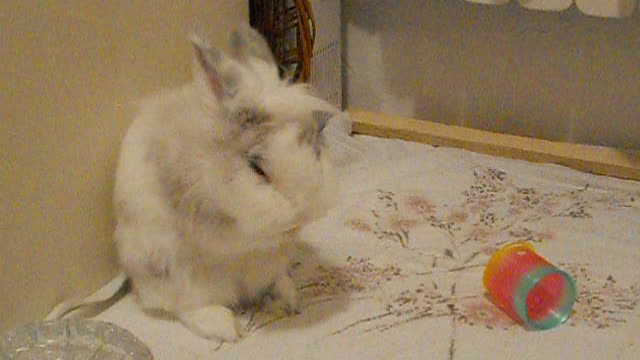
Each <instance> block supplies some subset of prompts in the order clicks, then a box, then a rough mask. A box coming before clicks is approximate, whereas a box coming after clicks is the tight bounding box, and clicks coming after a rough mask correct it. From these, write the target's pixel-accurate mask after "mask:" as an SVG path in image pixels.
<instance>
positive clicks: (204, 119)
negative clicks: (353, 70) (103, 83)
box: [114, 26, 338, 342]
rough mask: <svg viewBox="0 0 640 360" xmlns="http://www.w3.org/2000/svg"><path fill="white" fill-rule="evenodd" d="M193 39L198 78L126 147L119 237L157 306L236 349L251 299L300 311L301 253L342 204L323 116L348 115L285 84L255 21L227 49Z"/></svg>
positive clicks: (144, 292)
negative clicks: (307, 229)
mask: <svg viewBox="0 0 640 360" xmlns="http://www.w3.org/2000/svg"><path fill="white" fill-rule="evenodd" d="M190 40H191V43H192V45H193V50H194V71H193V79H192V81H191V82H190V83H188V84H186V85H184V86H182V87H179V88H175V89H172V90H168V91H164V92H161V93H160V94H157V95H155V96H152V97H151V98H149V99H146V100H143V101H142V102H141V103H140V107H139V113H138V115H137V117H136V118H135V119H134V121H133V122H132V124H131V125H130V127H129V129H128V130H127V132H126V134H125V136H124V139H123V141H122V144H121V147H120V156H119V159H118V164H117V169H116V179H115V188H114V207H115V218H116V226H115V233H114V238H115V242H116V248H117V253H118V259H119V263H120V265H121V267H122V268H123V269H124V272H125V273H126V275H127V277H128V278H129V280H130V283H131V286H132V289H133V292H134V294H135V296H136V298H137V301H138V303H139V304H140V305H141V307H142V308H143V309H145V310H149V311H161V312H164V313H168V314H171V315H173V316H174V317H175V318H176V319H178V320H179V321H180V322H182V323H183V324H184V325H185V326H186V327H187V328H188V329H190V330H191V331H192V332H194V333H195V334H197V335H200V336H202V337H204V338H207V339H218V340H222V341H229V342H233V341H236V340H238V339H239V337H240V336H241V334H240V333H239V330H238V329H239V325H238V319H237V318H236V317H235V316H234V312H233V311H232V309H233V308H235V307H236V306H237V305H238V304H242V303H246V302H247V301H255V299H257V298H259V297H260V296H262V295H264V294H265V293H266V292H268V291H270V292H271V293H272V295H273V296H274V297H276V298H277V299H279V300H278V301H279V303H280V304H282V306H283V307H284V310H286V311H287V312H288V313H293V312H296V311H297V310H298V309H299V299H298V296H297V292H296V288H295V285H294V282H293V281H292V279H291V277H290V275H289V270H290V265H291V254H292V244H293V243H294V241H296V239H297V237H298V230H299V229H300V227H302V226H303V225H305V224H307V223H309V222H310V221H314V220H316V219H318V218H319V217H321V216H323V215H324V214H325V213H326V211H328V209H329V208H330V207H331V205H332V204H333V203H334V202H335V200H336V194H335V193H336V176H335V174H334V169H333V166H332V163H331V160H330V156H328V155H327V154H326V151H325V150H326V149H325V144H324V141H323V129H324V126H325V125H326V120H323V119H326V117H320V116H318V115H319V114H320V115H322V114H325V115H326V114H335V113H337V112H338V110H337V109H336V108H335V107H334V106H332V105H331V104H329V103H328V102H326V101H324V100H322V99H320V98H318V97H316V96H314V95H313V94H312V92H311V90H310V89H309V87H308V86H307V85H305V84H295V83H292V82H291V81H289V80H288V79H286V78H285V79H283V78H281V77H280V76H279V72H278V67H277V65H276V62H275V60H274V57H273V55H272V53H271V51H270V49H269V47H268V45H267V43H266V41H265V40H264V39H263V38H262V36H261V35H260V34H259V33H258V32H257V31H255V30H253V29H252V28H250V27H249V26H244V27H240V28H239V29H237V30H236V31H233V32H232V33H231V35H230V38H229V50H228V51H227V52H223V51H221V50H218V49H216V48H214V47H212V46H210V45H209V44H208V43H207V42H206V41H205V40H203V39H202V38H201V37H198V36H195V35H194V36H192V37H191V39H190Z"/></svg>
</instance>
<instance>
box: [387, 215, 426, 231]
mask: <svg viewBox="0 0 640 360" xmlns="http://www.w3.org/2000/svg"><path fill="white" fill-rule="evenodd" d="M381 225H382V227H383V228H384V229H386V230H388V231H403V230H408V229H410V228H414V227H416V226H418V225H420V221H418V220H416V219H410V218H401V217H399V216H397V215H395V214H393V215H390V216H389V217H388V218H386V219H383V220H382V224H381Z"/></svg>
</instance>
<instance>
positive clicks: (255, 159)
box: [249, 155, 269, 182]
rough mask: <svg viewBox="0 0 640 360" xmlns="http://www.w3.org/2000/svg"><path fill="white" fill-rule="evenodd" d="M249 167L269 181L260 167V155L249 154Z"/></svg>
mask: <svg viewBox="0 0 640 360" xmlns="http://www.w3.org/2000/svg"><path fill="white" fill-rule="evenodd" d="M249 167H250V168H251V170H253V172H255V173H256V174H258V175H260V176H261V177H263V178H264V179H265V180H266V181H267V182H268V181H269V177H268V176H267V173H266V172H265V171H264V169H263V168H262V157H260V155H250V156H249Z"/></svg>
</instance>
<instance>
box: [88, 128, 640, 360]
mask: <svg viewBox="0 0 640 360" xmlns="http://www.w3.org/2000/svg"><path fill="white" fill-rule="evenodd" d="M354 141H355V143H354V144H353V145H355V146H356V147H355V148H357V149H359V151H358V152H357V156H355V160H356V161H348V159H347V160H345V159H346V158H343V160H344V161H342V164H343V165H342V168H341V171H340V173H341V186H342V189H343V192H342V196H341V201H340V203H339V204H337V206H336V207H335V208H334V209H333V210H332V211H331V212H330V213H329V214H328V216H327V217H326V218H324V219H322V220H320V221H317V222H316V223H314V224H311V225H310V226H308V227H307V228H305V229H304V231H303V232H302V237H303V239H304V244H301V246H300V258H299V261H300V266H299V267H298V268H297V269H296V270H295V277H296V281H297V283H298V284H299V286H300V292H301V294H302V298H303V304H304V305H303V310H302V313H301V314H300V315H297V316H295V317H291V318H281V317H279V315H277V314H271V315H269V314H264V313H260V312H257V313H253V314H250V313H247V314H245V315H244V318H243V319H244V320H243V324H244V326H245V336H244V338H243V339H242V340H241V341H240V342H238V343H236V344H219V343H218V342H214V341H207V340H203V339H200V338H198V337H197V336H195V335H193V334H191V333H190V332H189V331H187V330H186V329H185V328H183V327H182V326H181V325H180V324H179V323H177V322H174V321H173V320H170V319H160V318H154V317H151V316H149V315H146V314H144V313H142V312H141V311H140V310H139V309H138V308H137V306H136V304H135V302H134V300H133V298H132V297H131V296H130V295H129V296H127V297H125V298H124V299H122V300H121V301H120V302H119V303H117V304H116V305H115V306H113V307H111V308H110V309H108V310H107V311H105V312H104V313H102V314H101V315H99V316H98V318H100V319H103V320H107V321H111V322H113V323H115V324H118V325H120V326H123V327H125V328H127V329H129V330H130V331H132V332H133V333H134V334H136V335H137V336H138V337H140V338H141V339H142V340H143V341H144V342H146V343H147V344H148V345H149V347H150V348H151V349H152V352H153V353H154V356H155V358H156V359H157V360H165V359H350V360H356V359H403V360H408V359H433V360H445V359H450V360H453V359H455V360H463V359H474V360H478V359H491V360H501V359H546V360H548V359H640V344H639V343H638V341H639V339H640V335H639V334H640V309H639V308H638V307H639V305H640V304H639V302H640V265H638V264H639V263H640V183H638V182H632V181H622V180H617V179H612V178H606V177H598V176H593V175H590V174H585V173H580V172H576V171H573V170H570V169H567V168H564V167H560V166H554V165H539V164H532V163H528V162H523V161H515V160H506V159H501V158H495V157H490V156H485V155H478V154H474V153H471V152H467V151H462V150H456V149H449V148H435V147H430V146H425V145H420V144H413V143H408V142H403V141H399V140H383V139H377V138H371V137H364V136H359V137H356V138H355V139H354ZM351 160H354V159H351ZM522 240H524V241H530V242H532V243H533V245H534V246H535V247H536V249H537V250H538V252H539V253H541V254H542V255H543V256H545V257H547V258H548V259H550V260H551V261H552V262H553V263H555V264H557V265H559V266H561V267H562V268H564V269H566V270H567V271H569V272H570V273H571V274H573V275H574V277H575V278H576V281H577V286H578V290H579V298H578V301H577V303H576V305H575V307H574V310H575V312H574V314H573V316H572V317H571V318H570V319H569V320H568V321H567V322H566V323H565V324H563V325H562V326H559V327H557V328H555V329H552V330H548V331H543V332H536V331H528V330H526V329H524V328H522V327H521V326H519V325H517V324H515V323H513V322H512V321H511V320H509V319H508V318H507V317H506V316H505V315H504V314H503V313H502V312H501V311H500V310H498V309H497V308H496V307H495V306H494V305H493V304H492V303H491V302H489V301H488V300H487V299H486V297H485V292H484V289H483V287H482V283H481V276H482V271H483V265H484V264H485V263H486V261H487V260H488V258H489V256H490V254H491V253H492V252H493V251H494V250H495V249H496V247H498V246H500V245H501V244H504V243H507V242H512V241H522Z"/></svg>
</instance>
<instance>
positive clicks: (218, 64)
mask: <svg viewBox="0 0 640 360" xmlns="http://www.w3.org/2000/svg"><path fill="white" fill-rule="evenodd" d="M191 44H192V45H193V48H194V50H195V58H196V62H197V64H198V67H199V70H200V71H199V73H200V74H201V76H203V77H204V80H205V82H206V83H207V85H208V86H209V88H210V89H211V91H212V92H213V94H214V95H215V96H216V97H217V98H218V99H222V98H223V97H229V96H233V94H235V93H236V90H237V87H238V83H239V80H240V74H239V71H238V69H236V67H237V64H235V62H234V61H233V60H232V59H231V58H229V57H228V56H227V55H226V54H225V53H224V52H222V51H220V50H218V49H216V48H214V47H211V46H209V45H208V44H207V43H206V42H205V41H204V40H202V39H201V38H199V37H198V36H196V35H192V36H191Z"/></svg>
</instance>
